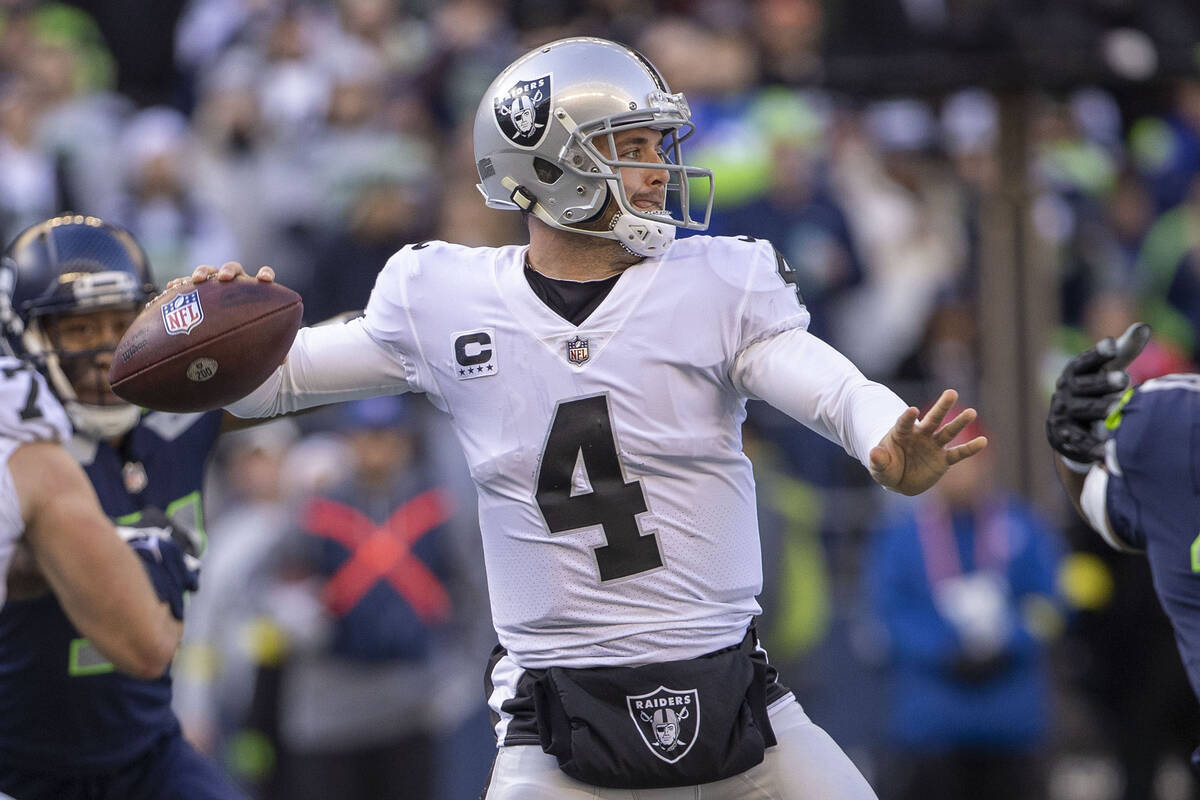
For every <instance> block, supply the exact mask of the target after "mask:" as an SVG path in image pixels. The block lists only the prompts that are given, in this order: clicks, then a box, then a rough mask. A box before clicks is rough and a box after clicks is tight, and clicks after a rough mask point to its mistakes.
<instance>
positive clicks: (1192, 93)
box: [1130, 77, 1200, 212]
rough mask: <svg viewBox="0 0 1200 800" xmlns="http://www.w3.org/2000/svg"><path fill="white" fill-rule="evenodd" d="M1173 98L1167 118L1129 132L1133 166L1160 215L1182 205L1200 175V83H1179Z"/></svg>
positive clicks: (1143, 121) (1144, 123)
mask: <svg viewBox="0 0 1200 800" xmlns="http://www.w3.org/2000/svg"><path fill="white" fill-rule="evenodd" d="M1173 94H1174V97H1173V98H1172V103H1171V107H1170V108H1169V109H1168V110H1167V111H1166V113H1165V114H1163V115H1162V116H1160V117H1148V118H1143V119H1141V120H1139V121H1138V122H1137V123H1136V124H1135V125H1134V126H1133V128H1132V130H1131V131H1130V144H1131V146H1132V149H1133V155H1134V159H1135V161H1134V163H1135V164H1136V165H1137V167H1138V169H1139V170H1140V171H1141V173H1142V175H1143V176H1144V177H1145V178H1146V181H1147V183H1148V184H1149V187H1150V192H1151V194H1152V195H1153V196H1154V202H1155V206H1156V208H1157V210H1158V211H1159V212H1163V211H1166V210H1167V209H1169V208H1172V207H1173V206H1176V205H1178V204H1179V203H1182V202H1183V201H1184V200H1185V198H1186V196H1187V195H1188V194H1189V192H1190V191H1191V188H1190V187H1191V184H1192V179H1193V178H1194V177H1195V176H1196V174H1197V173H1198V172H1200V80H1198V79H1196V78H1191V77H1189V78H1184V79H1181V80H1179V81H1178V82H1177V83H1176V84H1175V87H1174V92H1173Z"/></svg>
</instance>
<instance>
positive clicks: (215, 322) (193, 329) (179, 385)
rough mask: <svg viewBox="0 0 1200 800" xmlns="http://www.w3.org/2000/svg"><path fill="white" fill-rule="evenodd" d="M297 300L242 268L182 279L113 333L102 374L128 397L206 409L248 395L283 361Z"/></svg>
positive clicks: (165, 407)
mask: <svg viewBox="0 0 1200 800" xmlns="http://www.w3.org/2000/svg"><path fill="white" fill-rule="evenodd" d="M303 312H304V305H303V303H301V301H300V295H298V294H296V293H295V292H294V291H292V290H291V289H289V288H287V287H286V286H282V285H280V284H278V283H269V282H264V281H259V280H257V279H256V278H252V277H250V276H247V275H242V276H239V277H237V278H236V279H234V280H232V281H218V280H216V279H214V278H210V279H209V280H206V281H204V282H203V283H199V284H193V283H192V282H191V281H188V282H186V283H184V284H182V285H180V286H178V287H176V288H174V289H169V290H168V291H165V292H163V293H162V294H160V295H159V296H158V297H156V298H155V299H154V300H153V301H152V302H151V303H150V304H149V305H147V306H146V308H145V309H143V311H142V313H141V314H139V315H138V316H137V318H136V319H135V320H134V321H133V324H132V325H130V326H129V330H127V331H125V335H124V336H123V337H121V341H120V343H119V344H118V345H117V350H116V352H115V353H114V354H113V360H112V366H111V367H110V368H109V371H108V379H109V382H110V383H111V384H112V389H113V392H115V393H116V394H117V396H118V397H121V398H123V399H125V400H128V401H129V402H130V403H134V404H135V405H139V406H142V407H144V408H152V409H156V410H159V411H180V412H182V411H208V410H210V409H214V408H220V407H221V406H224V405H226V404H228V403H231V402H233V401H234V400H237V399H239V398H241V397H244V396H245V395H247V394H249V393H250V392H251V391H253V390H254V389H255V388H257V387H258V386H259V385H260V384H261V383H262V382H263V381H265V380H266V379H267V377H268V376H269V375H270V374H271V373H272V372H273V371H274V370H275V368H276V367H277V366H279V365H280V364H281V363H283V359H284V358H285V357H286V356H287V352H288V349H289V348H290V347H291V346H292V340H293V339H295V338H296V331H297V330H299V328H300V317H301V315H302V314H303Z"/></svg>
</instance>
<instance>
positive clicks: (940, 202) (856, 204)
mask: <svg viewBox="0 0 1200 800" xmlns="http://www.w3.org/2000/svg"><path fill="white" fill-rule="evenodd" d="M937 133H938V131H937V126H936V122H935V119H934V117H933V114H932V112H931V111H930V109H929V107H928V106H927V105H926V104H925V103H924V102H922V101H920V100H916V99H912V98H903V99H894V100H886V101H879V102H877V103H873V104H872V105H870V106H869V107H868V108H867V109H865V111H864V113H863V130H862V132H861V134H860V135H856V134H851V135H850V136H848V137H846V138H845V139H844V140H843V141H842V142H840V143H839V146H838V152H837V154H836V156H835V167H834V180H835V186H836V188H837V192H838V197H839V198H840V199H841V201H842V203H843V207H844V208H845V210H846V214H847V216H848V218H849V220H850V228H851V231H852V232H853V234H854V238H855V242H856V244H857V246H858V249H859V253H860V254H861V255H862V258H863V263H864V265H865V269H864V272H865V281H864V283H863V285H862V286H861V287H859V288H857V289H855V290H854V291H852V292H850V293H849V294H848V295H847V296H846V297H845V298H844V300H842V301H840V302H839V303H838V308H837V313H838V317H837V320H836V325H835V332H834V336H833V340H834V341H835V342H836V343H837V345H838V347H839V348H841V349H842V350H843V352H845V354H846V356H847V357H848V358H850V359H851V360H853V361H854V362H855V363H856V364H858V365H859V366H860V368H861V369H862V371H863V372H864V373H865V374H866V375H867V376H869V377H873V378H886V377H888V376H891V375H892V374H893V373H894V371H895V369H896V368H897V367H898V365H899V364H900V362H901V361H902V360H903V359H904V358H905V357H906V356H908V355H909V354H910V353H911V352H912V351H913V349H914V348H915V347H916V346H917V344H918V341H919V339H920V336H921V333H922V331H923V330H924V328H925V322H926V319H927V318H928V316H929V314H930V313H931V312H932V310H933V307H934V304H935V302H936V300H937V298H938V296H939V293H940V292H941V291H942V290H943V289H944V288H946V287H947V286H950V285H952V284H953V282H954V281H955V280H956V279H958V278H960V277H961V275H962V273H963V271H964V269H965V265H966V254H967V253H966V238H965V229H964V223H963V219H962V216H961V210H962V206H961V196H960V193H959V191H958V190H957V187H956V186H955V185H954V184H953V182H952V181H951V180H950V177H949V174H948V173H947V172H946V170H945V169H944V167H943V166H942V165H940V164H939V162H938V161H937V159H936V158H934V154H935V152H936V151H935V147H936V145H937Z"/></svg>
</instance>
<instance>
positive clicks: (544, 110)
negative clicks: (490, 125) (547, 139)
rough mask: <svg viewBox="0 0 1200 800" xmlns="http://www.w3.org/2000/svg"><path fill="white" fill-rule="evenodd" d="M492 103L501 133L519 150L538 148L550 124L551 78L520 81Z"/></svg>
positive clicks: (544, 76) (543, 77)
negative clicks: (520, 148)
mask: <svg viewBox="0 0 1200 800" xmlns="http://www.w3.org/2000/svg"><path fill="white" fill-rule="evenodd" d="M493 102H494V104H495V109H496V124H498V125H499V126H500V132H501V133H503V134H504V135H505V136H507V137H508V139H509V141H511V142H512V143H513V144H515V145H518V146H519V147H529V148H534V147H537V146H538V143H539V142H541V141H542V137H543V136H545V135H546V123H547V122H549V121H550V76H549V75H543V76H542V77H540V78H534V79H533V80H531V81H519V82H518V83H517V84H516V85H514V86H513V87H512V88H510V89H509V90H508V91H506V92H504V93H502V94H498V95H496V97H495V99H494V100H493Z"/></svg>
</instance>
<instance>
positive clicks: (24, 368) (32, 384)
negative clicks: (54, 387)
mask: <svg viewBox="0 0 1200 800" xmlns="http://www.w3.org/2000/svg"><path fill="white" fill-rule="evenodd" d="M0 370H2V371H3V372H4V377H6V378H10V379H11V378H14V377H16V376H17V375H19V374H21V373H22V372H23V373H25V374H26V375H28V376H29V391H27V392H26V393H25V406H24V407H23V408H22V409H21V419H22V420H24V421H28V420H31V419H37V418H39V417H41V416H42V410H41V409H40V408H38V379H37V376H36V375H34V374H33V368H32V367H30V366H29V365H28V364H22V365H21V366H16V367H2V368H0Z"/></svg>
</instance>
